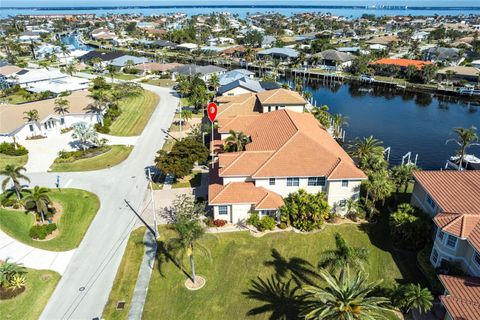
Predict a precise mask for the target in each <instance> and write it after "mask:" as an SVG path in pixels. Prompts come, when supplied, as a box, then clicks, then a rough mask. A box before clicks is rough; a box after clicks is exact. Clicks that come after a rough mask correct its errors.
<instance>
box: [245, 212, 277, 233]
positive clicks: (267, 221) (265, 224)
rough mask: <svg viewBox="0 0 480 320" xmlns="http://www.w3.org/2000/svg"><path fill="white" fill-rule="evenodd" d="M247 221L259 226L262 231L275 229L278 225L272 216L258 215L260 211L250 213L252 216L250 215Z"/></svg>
mask: <svg viewBox="0 0 480 320" xmlns="http://www.w3.org/2000/svg"><path fill="white" fill-rule="evenodd" d="M247 223H248V224H251V225H252V226H254V227H255V228H257V229H258V231H260V232H262V231H265V230H273V229H275V225H276V222H275V219H273V218H272V217H270V216H264V217H262V218H260V217H259V216H258V212H252V213H250V217H248V219H247Z"/></svg>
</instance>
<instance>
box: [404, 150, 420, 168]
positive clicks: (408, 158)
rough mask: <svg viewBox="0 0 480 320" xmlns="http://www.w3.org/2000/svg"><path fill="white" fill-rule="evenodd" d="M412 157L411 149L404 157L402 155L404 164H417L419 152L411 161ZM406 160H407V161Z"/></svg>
mask: <svg viewBox="0 0 480 320" xmlns="http://www.w3.org/2000/svg"><path fill="white" fill-rule="evenodd" d="M411 157H412V152H411V151H409V152H407V153H406V154H405V155H404V156H403V157H402V165H403V164H406V165H417V160H418V153H417V154H415V161H413V162H412V161H411ZM405 160H406V161H405Z"/></svg>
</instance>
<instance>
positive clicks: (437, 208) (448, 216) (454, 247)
mask: <svg viewBox="0 0 480 320" xmlns="http://www.w3.org/2000/svg"><path fill="white" fill-rule="evenodd" d="M414 178H415V187H414V190H413V194H412V200H411V203H412V205H414V206H416V207H419V208H420V209H422V210H423V211H425V212H426V213H428V214H429V215H430V216H431V217H432V218H433V221H434V223H435V225H436V226H437V230H436V236H435V241H434V244H433V249H432V253H431V255H430V262H431V263H432V265H433V266H434V267H438V266H440V264H441V261H442V260H443V259H445V260H450V261H452V262H458V263H460V265H461V266H462V268H463V269H464V270H465V271H466V272H467V273H469V274H471V275H473V276H480V171H475V170H472V171H419V172H416V173H415V174H414Z"/></svg>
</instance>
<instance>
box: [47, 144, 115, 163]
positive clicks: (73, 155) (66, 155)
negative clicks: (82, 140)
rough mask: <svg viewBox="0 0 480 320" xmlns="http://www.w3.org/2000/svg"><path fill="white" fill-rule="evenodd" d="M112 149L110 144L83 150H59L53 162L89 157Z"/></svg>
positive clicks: (72, 160) (65, 161) (67, 161)
mask: <svg viewBox="0 0 480 320" xmlns="http://www.w3.org/2000/svg"><path fill="white" fill-rule="evenodd" d="M111 149H112V147H111V146H101V147H97V148H90V149H87V150H85V151H83V150H78V151H60V152H59V153H58V158H57V159H55V163H69V162H74V161H76V160H81V159H89V158H93V157H95V156H98V155H101V154H103V153H106V152H108V151H110V150H111Z"/></svg>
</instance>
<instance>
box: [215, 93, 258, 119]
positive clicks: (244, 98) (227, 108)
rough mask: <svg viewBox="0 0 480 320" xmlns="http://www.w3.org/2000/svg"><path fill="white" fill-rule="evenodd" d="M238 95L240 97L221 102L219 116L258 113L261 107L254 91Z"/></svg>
mask: <svg viewBox="0 0 480 320" xmlns="http://www.w3.org/2000/svg"><path fill="white" fill-rule="evenodd" d="M234 97H235V96H234ZM237 97H239V98H237V99H230V100H228V102H227V103H220V104H219V106H218V115H217V117H218V118H222V117H235V116H246V115H258V113H259V111H260V108H259V105H258V103H257V97H256V96H255V94H254V93H244V94H240V95H238V96H237Z"/></svg>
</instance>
